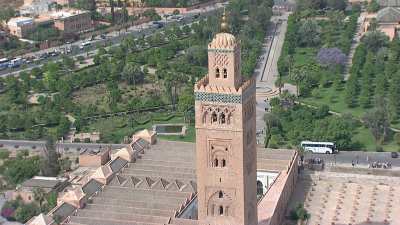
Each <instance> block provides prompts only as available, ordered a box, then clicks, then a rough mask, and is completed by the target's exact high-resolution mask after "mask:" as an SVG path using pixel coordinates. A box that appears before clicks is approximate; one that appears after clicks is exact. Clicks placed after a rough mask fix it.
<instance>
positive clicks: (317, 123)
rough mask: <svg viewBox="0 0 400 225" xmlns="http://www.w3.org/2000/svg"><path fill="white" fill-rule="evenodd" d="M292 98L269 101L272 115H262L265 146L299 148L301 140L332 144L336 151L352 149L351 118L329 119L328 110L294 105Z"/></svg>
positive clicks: (284, 96)
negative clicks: (334, 145) (322, 141)
mask: <svg viewBox="0 0 400 225" xmlns="http://www.w3.org/2000/svg"><path fill="white" fill-rule="evenodd" d="M293 101H294V97H293V96H290V95H288V94H287V93H284V94H283V95H282V98H281V100H279V99H278V98H275V99H273V100H271V106H272V112H271V113H268V114H266V115H265V118H264V119H265V121H266V124H267V130H266V135H267V141H266V146H267V147H271V148H277V147H279V146H287V147H294V146H298V145H299V144H300V142H301V141H303V140H324V141H333V142H335V143H336V144H337V146H338V148H339V149H343V150H344V149H351V148H353V147H355V146H356V144H357V143H353V142H352V136H353V135H354V130H355V129H356V127H357V126H359V125H360V124H359V123H356V122H355V121H354V119H353V118H351V117H350V116H342V117H336V116H331V115H329V107H328V106H322V107H319V108H317V109H313V108H309V107H306V106H300V105H295V104H294V102H293Z"/></svg>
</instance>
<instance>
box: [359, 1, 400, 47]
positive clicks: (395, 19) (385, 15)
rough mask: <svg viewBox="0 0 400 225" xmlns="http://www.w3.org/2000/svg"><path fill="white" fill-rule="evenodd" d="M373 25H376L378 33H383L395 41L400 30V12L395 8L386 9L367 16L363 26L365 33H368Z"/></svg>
mask: <svg viewBox="0 0 400 225" xmlns="http://www.w3.org/2000/svg"><path fill="white" fill-rule="evenodd" d="M373 23H376V25H377V27H376V29H377V30H378V31H381V32H383V33H384V34H386V35H387V36H388V37H389V39H390V40H393V38H395V37H396V35H397V31H398V29H399V28H400V10H399V9H398V8H394V7H386V8H383V9H381V10H379V11H378V12H377V13H373V14H366V15H365V16H364V22H363V24H362V28H363V32H364V33H366V32H368V31H369V30H370V29H371V25H372V24H373Z"/></svg>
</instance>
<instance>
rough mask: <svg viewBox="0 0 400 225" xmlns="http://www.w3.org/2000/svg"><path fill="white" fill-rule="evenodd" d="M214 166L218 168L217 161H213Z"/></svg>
mask: <svg viewBox="0 0 400 225" xmlns="http://www.w3.org/2000/svg"><path fill="white" fill-rule="evenodd" d="M214 166H215V167H218V159H214Z"/></svg>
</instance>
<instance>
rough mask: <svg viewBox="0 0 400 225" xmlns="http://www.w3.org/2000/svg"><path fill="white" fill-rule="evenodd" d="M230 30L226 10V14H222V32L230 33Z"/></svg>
mask: <svg viewBox="0 0 400 225" xmlns="http://www.w3.org/2000/svg"><path fill="white" fill-rule="evenodd" d="M228 30H229V25H228V22H227V19H226V12H225V8H224V12H223V13H222V19H221V32H224V33H228Z"/></svg>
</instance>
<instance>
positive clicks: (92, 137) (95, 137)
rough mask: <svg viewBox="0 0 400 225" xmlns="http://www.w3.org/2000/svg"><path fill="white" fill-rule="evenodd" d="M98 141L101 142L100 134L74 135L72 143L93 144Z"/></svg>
mask: <svg viewBox="0 0 400 225" xmlns="http://www.w3.org/2000/svg"><path fill="white" fill-rule="evenodd" d="M74 132H75V131H74ZM98 141H100V132H91V133H73V135H72V137H71V142H92V143H96V142H98Z"/></svg>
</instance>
